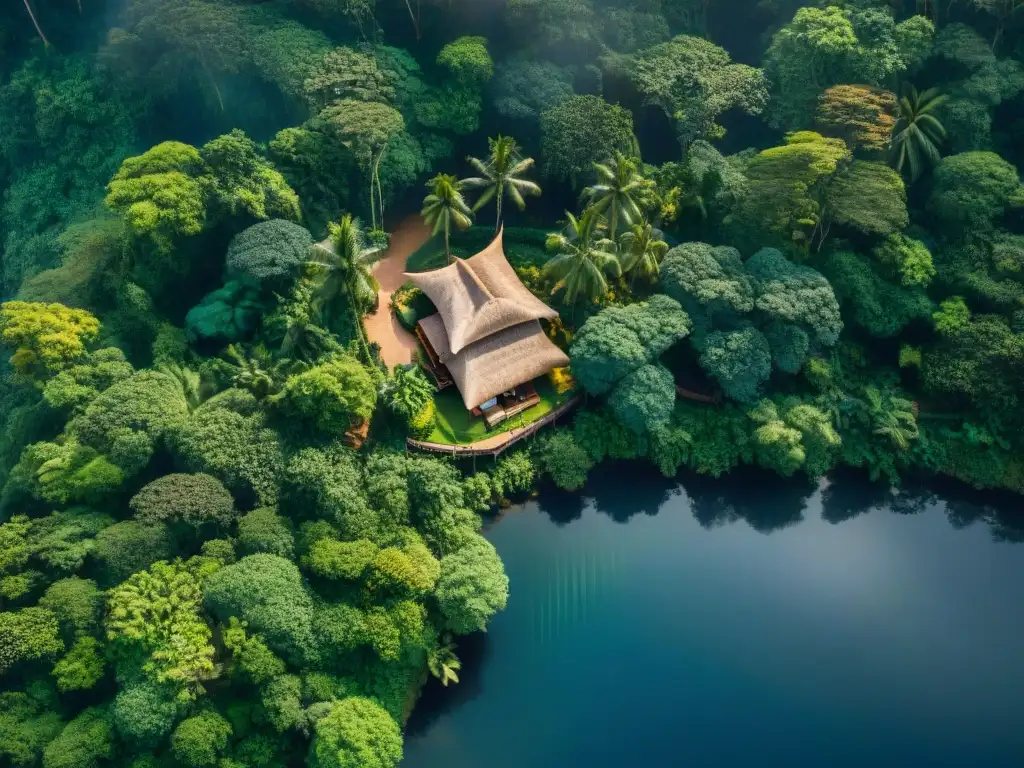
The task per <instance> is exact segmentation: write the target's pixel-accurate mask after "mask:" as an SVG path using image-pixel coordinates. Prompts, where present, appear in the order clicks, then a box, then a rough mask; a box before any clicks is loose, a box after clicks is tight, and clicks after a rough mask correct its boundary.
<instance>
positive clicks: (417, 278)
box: [405, 231, 558, 354]
mask: <svg viewBox="0 0 1024 768" xmlns="http://www.w3.org/2000/svg"><path fill="white" fill-rule="evenodd" d="M502 235H503V231H501V232H498V236H497V237H495V238H494V240H493V241H491V243H490V245H488V246H487V247H486V248H484V250H482V251H480V253H478V254H477V255H476V256H473V257H471V258H469V259H456V260H455V263H454V264H449V265H448V266H447V267H443V268H442V269H435V270H433V271H431V272H417V273H406V275H405V276H406V277H407V278H408V279H409V280H411V281H412V283H413V285H415V286H416V287H417V288H419V289H420V290H421V291H423V292H424V293H425V294H426V295H427V296H428V297H429V298H430V300H431V301H432V302H434V306H435V307H437V311H438V313H439V314H440V315H441V320H442V321H443V322H444V327H445V328H446V329H447V331H448V344H449V347H450V349H451V351H452V352H453V353H456V354H457V353H459V352H461V351H462V350H463V349H465V348H466V347H468V346H469V345H470V344H473V343H474V342H477V341H480V340H481V339H485V338H487V337H488V336H491V335H492V334H495V333H498V332H499V331H503V330H505V329H506V328H511V327H513V326H515V325H519V324H521V323H526V322H529V321H531V320H539V319H541V318H549V319H550V318H554V317H557V316H558V313H557V312H555V310H553V309H551V308H550V307H548V306H547V305H546V304H545V303H544V302H542V301H541V300H540V299H538V298H537V297H536V296H534V295H533V294H532V293H530V291H529V290H528V289H527V288H526V286H525V285H523V284H522V282H521V281H520V280H519V277H518V276H517V275H516V273H515V270H513V269H512V265H511V264H509V263H508V259H506V258H505V251H504V248H503V246H502Z"/></svg>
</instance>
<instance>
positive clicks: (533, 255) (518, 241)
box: [405, 227, 551, 272]
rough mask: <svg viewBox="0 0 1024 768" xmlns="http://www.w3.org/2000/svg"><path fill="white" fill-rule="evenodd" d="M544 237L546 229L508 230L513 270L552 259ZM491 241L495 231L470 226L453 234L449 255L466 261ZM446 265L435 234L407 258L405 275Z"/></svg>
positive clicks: (507, 251)
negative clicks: (545, 246) (545, 247)
mask: <svg viewBox="0 0 1024 768" xmlns="http://www.w3.org/2000/svg"><path fill="white" fill-rule="evenodd" d="M546 237H547V230H543V229H525V228H520V227H509V228H507V229H506V230H505V255H506V256H507V257H508V260H509V263H510V264H511V265H512V266H513V267H525V266H536V267H542V266H543V265H544V264H545V262H547V260H548V259H549V258H551V254H549V253H548V252H547V251H545V250H544V239H545V238H546ZM493 238H494V230H493V229H492V228H491V227H471V228H470V229H468V230H466V231H465V232H459V231H455V232H452V235H451V249H452V253H453V254H454V255H455V256H458V257H459V258H463V259H468V258H469V257H470V256H473V255H475V254H477V253H479V252H480V251H482V250H483V249H484V248H486V247H487V244H488V243H490V242H491V240H492V239H493ZM445 263H446V259H445V255H444V238H443V237H442V236H441V235H438V236H437V237H433V238H431V239H430V240H428V241H427V242H426V243H424V244H423V245H422V246H420V248H419V249H418V250H417V251H415V252H414V253H412V254H410V255H409V259H408V260H407V261H406V263H405V269H406V271H407V272H426V271H427V270H430V269H438V268H439V267H443V266H444V265H445Z"/></svg>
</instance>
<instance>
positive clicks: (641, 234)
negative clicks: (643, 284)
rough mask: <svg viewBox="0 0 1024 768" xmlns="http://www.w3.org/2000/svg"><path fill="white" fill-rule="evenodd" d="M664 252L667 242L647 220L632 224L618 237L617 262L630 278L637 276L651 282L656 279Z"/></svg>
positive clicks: (666, 249) (666, 248) (666, 250)
mask: <svg viewBox="0 0 1024 768" xmlns="http://www.w3.org/2000/svg"><path fill="white" fill-rule="evenodd" d="M666 253H668V243H666V242H665V241H664V240H662V239H661V233H660V232H659V231H658V230H656V229H655V228H654V226H653V225H652V224H651V223H650V222H648V221H641V222H638V223H637V224H634V225H633V226H631V227H630V228H629V229H628V230H627V231H626V232H623V233H622V235H621V236H620V237H619V262H620V263H621V264H622V271H623V272H625V273H626V274H628V275H629V276H630V278H631V279H635V278H637V277H639V278H642V279H644V280H646V281H647V282H651V283H653V282H654V281H655V280H657V279H658V274H659V273H660V272H661V260H662V259H664V258H665V254H666Z"/></svg>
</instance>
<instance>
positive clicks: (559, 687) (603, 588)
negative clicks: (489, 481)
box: [403, 466, 1024, 768]
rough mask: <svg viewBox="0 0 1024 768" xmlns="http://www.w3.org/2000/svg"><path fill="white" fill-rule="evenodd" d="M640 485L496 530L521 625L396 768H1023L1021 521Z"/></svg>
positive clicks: (431, 708)
mask: <svg viewBox="0 0 1024 768" xmlns="http://www.w3.org/2000/svg"><path fill="white" fill-rule="evenodd" d="M636 473H637V469H636V467H635V466H629V467H623V468H616V467H611V468H602V472H601V477H600V478H598V480H597V481H596V482H595V483H593V484H592V486H589V487H588V488H587V491H586V493H585V494H584V496H583V497H582V498H579V497H578V496H577V497H572V496H568V495H564V496H563V495H552V494H547V495H542V497H541V499H540V501H539V502H538V503H528V504H525V505H523V506H522V507H519V508H515V509H513V510H510V511H509V512H507V513H506V514H505V515H504V516H502V518H501V519H499V520H497V521H495V522H494V523H493V524H491V526H490V528H489V530H488V537H489V538H490V540H491V541H492V542H493V543H494V545H495V546H496V547H497V548H498V551H499V552H500V553H501V556H502V558H503V559H504V561H505V567H506V569H507V571H508V575H509V578H510V579H511V596H510V599H509V603H508V609H507V610H506V611H505V612H504V613H503V614H501V615H500V616H498V617H497V618H496V619H495V620H494V622H493V624H492V626H491V629H490V631H489V632H488V633H487V634H486V635H481V636H479V637H473V638H469V639H467V640H465V641H464V642H463V643H462V645H461V646H460V649H459V654H460V656H461V657H462V659H463V666H464V668H463V672H462V683H461V684H460V685H458V686H455V687H453V688H451V689H443V688H441V687H440V686H439V685H432V686H431V687H429V688H428V689H427V691H426V692H425V694H424V698H423V700H422V701H421V704H420V706H419V707H418V709H417V711H416V714H415V715H414V717H413V720H412V721H411V722H410V725H409V733H408V738H407V746H406V759H405V762H404V763H403V767H404V768H442V767H443V768H555V767H556V766H557V767H558V768H561V767H562V766H589V767H593V766H631V767H632V766H637V767H638V768H639V767H640V766H644V767H652V768H653V767H657V766H687V767H689V766H697V767H699V768H703V767H705V766H707V767H709V768H712V767H713V768H733V766H737V767H738V766H744V767H745V766H757V767H758V768H764V767H765V766H780V768H781V767H782V766H785V767H786V768H794V767H798V766H815V768H818V767H819V766H823V767H828V768H846V767H847V766H850V767H851V768H852V767H853V766H857V767H858V768H862V767H866V766H871V767H872V768H878V767H879V766H899V768H916V767H917V766H921V767H922V768H924V767H927V768H939V767H944V766H950V767H953V766H955V767H956V768H989V767H990V766H991V767H992V768H1002V767H1003V766H1006V767H1007V768H1010V767H1011V766H1012V767H1013V768H1021V766H1024V724H1022V714H1021V712H1022V709H1024V599H1022V598H1024V545H1021V544H1020V543H1015V542H1017V541H1021V540H1024V519H1022V518H1021V517H1020V515H1019V513H1018V512H1017V511H1016V510H1015V509H1014V504H1013V502H1006V501H1005V500H1004V501H1002V502H1000V503H1001V506H998V505H996V506H992V505H991V500H987V499H985V500H979V499H977V498H965V497H964V494H963V492H962V491H934V490H933V491H932V492H925V491H919V490H918V491H904V492H902V493H900V494H892V493H889V492H887V491H886V490H884V489H879V488H877V487H872V486H868V485H867V484H866V483H865V481H864V480H863V479H861V478H846V479H842V478H840V479H836V480H833V481H832V483H831V485H825V484H823V487H822V488H819V489H815V488H807V487H802V486H800V485H799V484H794V483H789V484H782V483H779V482H774V481H772V480H771V479H769V478H766V477H764V476H762V475H742V476H741V475H736V476H732V477H730V478H729V479H728V480H725V481H721V482H709V481H707V480H699V479H692V480H691V479H687V480H684V481H682V482H681V484H677V483H675V482H672V483H669V482H668V481H665V480H662V479H660V478H658V477H653V476H650V477H649V476H646V475H645V476H643V477H638V476H637V474H636ZM626 483H628V485H626Z"/></svg>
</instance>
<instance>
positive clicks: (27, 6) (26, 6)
mask: <svg viewBox="0 0 1024 768" xmlns="http://www.w3.org/2000/svg"><path fill="white" fill-rule="evenodd" d="M22 1H23V2H24V3H25V10H26V11H28V15H29V18H31V19H32V26H34V27H35V28H36V32H38V33H39V37H41V38H42V39H43V45H44V46H46V47H47V48H49V47H50V41H49V40H47V39H46V35H44V34H43V30H42V27H40V26H39V22H38V21H36V15H35V14H34V13H33V12H32V6H31V5H29V3H28V0H22Z"/></svg>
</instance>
